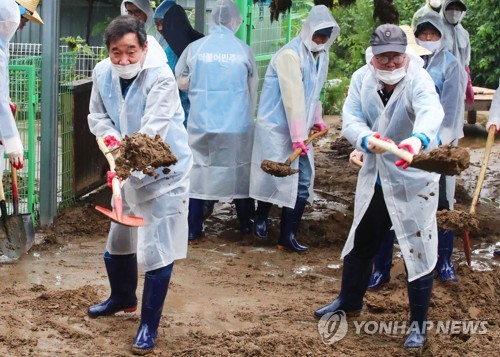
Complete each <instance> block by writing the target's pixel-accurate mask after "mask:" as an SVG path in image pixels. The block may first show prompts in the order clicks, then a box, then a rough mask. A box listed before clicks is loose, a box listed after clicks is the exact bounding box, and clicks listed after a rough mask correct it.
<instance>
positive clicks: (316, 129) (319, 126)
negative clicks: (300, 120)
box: [312, 123, 328, 133]
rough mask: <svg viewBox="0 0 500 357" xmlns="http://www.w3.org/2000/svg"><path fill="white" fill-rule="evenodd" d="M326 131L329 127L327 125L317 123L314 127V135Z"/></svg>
mask: <svg viewBox="0 0 500 357" xmlns="http://www.w3.org/2000/svg"><path fill="white" fill-rule="evenodd" d="M325 129H328V126H326V124H325V123H316V124H314V125H313V127H312V131H313V133H319V132H320V131H323V130H325Z"/></svg>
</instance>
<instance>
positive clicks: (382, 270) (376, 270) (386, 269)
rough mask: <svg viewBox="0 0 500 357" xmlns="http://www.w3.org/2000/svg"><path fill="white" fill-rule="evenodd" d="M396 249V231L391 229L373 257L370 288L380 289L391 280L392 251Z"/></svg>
mask: <svg viewBox="0 0 500 357" xmlns="http://www.w3.org/2000/svg"><path fill="white" fill-rule="evenodd" d="M393 249H394V231H389V232H388V233H387V236H386V237H385V239H384V240H383V241H382V244H381V245H380V248H379V249H378V252H377V255H376V256H375V258H373V272H372V276H371V278H370V282H369V283H368V289H371V290H377V289H380V288H381V287H382V286H383V285H384V284H385V283H387V282H389V280H391V268H392V251H393Z"/></svg>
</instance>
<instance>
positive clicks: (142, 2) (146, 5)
mask: <svg viewBox="0 0 500 357" xmlns="http://www.w3.org/2000/svg"><path fill="white" fill-rule="evenodd" d="M127 2H129V3H131V4H134V5H135V6H137V7H138V8H139V9H141V10H142V12H144V13H145V14H146V17H147V18H146V24H145V26H144V28H145V29H146V31H147V30H148V29H149V28H150V27H151V26H153V25H154V24H153V8H152V7H151V3H150V2H149V0H123V1H122V4H121V6H120V11H121V14H122V15H128V12H127V8H126V7H125V3H127Z"/></svg>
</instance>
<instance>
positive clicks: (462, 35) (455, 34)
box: [441, 0, 471, 83]
mask: <svg viewBox="0 0 500 357" xmlns="http://www.w3.org/2000/svg"><path fill="white" fill-rule="evenodd" d="M452 2H457V0H444V2H443V6H442V8H441V16H442V17H443V22H444V24H445V30H446V33H445V35H444V36H443V37H444V39H445V42H446V48H447V49H448V51H450V52H451V53H452V54H453V55H454V56H455V57H456V58H457V60H458V62H460V63H461V64H462V66H464V67H465V66H467V67H468V66H469V63H470V51H471V50H470V40H469V32H468V31H467V30H466V29H465V28H464V27H463V26H462V24H461V23H460V21H459V22H458V23H457V24H456V25H454V24H450V23H449V22H448V21H447V20H446V18H445V16H444V11H445V9H446V7H447V6H448V5H449V4H450V3H452ZM459 2H461V3H463V1H459ZM465 80H466V81H467V77H465ZM466 83H467V82H466Z"/></svg>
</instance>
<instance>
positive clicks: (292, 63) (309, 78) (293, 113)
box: [250, 5, 340, 208]
mask: <svg viewBox="0 0 500 357" xmlns="http://www.w3.org/2000/svg"><path fill="white" fill-rule="evenodd" d="M328 27H333V31H332V34H331V36H330V38H329V40H328V42H326V43H325V46H324V49H323V50H322V51H319V52H318V53H317V56H316V58H315V56H314V55H313V53H312V52H311V51H310V48H311V44H312V36H313V34H314V32H315V31H317V30H320V29H324V28H328ZM339 32H340V28H339V26H338V25H337V22H336V21H335V19H334V18H333V17H332V15H331V14H330V11H329V10H328V8H327V7H326V6H324V5H318V6H314V7H313V8H312V9H311V12H310V13H309V16H308V17H307V19H306V21H305V22H304V25H303V26H302V30H301V31H300V34H299V36H297V37H295V38H294V39H293V40H291V41H290V42H289V43H288V44H286V45H285V46H283V47H282V48H281V49H280V50H279V51H278V52H277V53H276V54H275V55H274V56H273V58H272V59H271V62H270V63H269V66H268V67H267V71H266V76H265V79H264V84H263V87H262V92H261V96H260V103H259V109H258V114H257V123H256V127H255V139H254V145H253V153H252V171H251V176H250V196H251V197H252V198H255V199H258V200H260V201H265V202H270V203H273V204H276V205H279V206H285V207H290V208H294V207H295V201H296V199H297V190H298V180H299V175H290V176H286V177H275V176H272V175H269V174H267V173H265V172H264V171H263V170H262V169H261V168H260V165H261V164H262V161H264V160H272V161H275V162H285V161H286V159H288V157H289V156H290V155H291V154H292V152H293V148H292V143H293V142H297V141H304V140H306V139H307V137H308V135H309V131H310V130H311V128H312V126H313V125H314V123H315V121H316V120H322V118H321V115H322V113H321V111H322V110H321V103H320V101H319V97H320V93H321V89H322V88H323V84H324V82H325V80H326V75H327V73H328V50H329V48H330V46H331V44H332V43H333V41H334V40H335V39H336V38H337V36H338V34H339ZM292 127H293V128H299V130H297V129H292ZM309 148H310V150H309V151H308V153H307V155H308V158H309V163H310V165H311V168H312V175H311V185H310V187H309V198H308V200H309V202H312V200H313V196H314V195H313V186H314V185H313V183H314V151H313V147H312V145H309ZM298 166H299V160H295V161H294V162H293V163H292V164H291V168H292V169H297V168H298Z"/></svg>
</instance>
